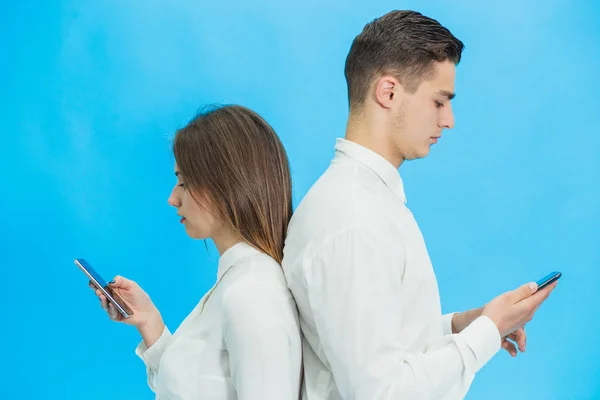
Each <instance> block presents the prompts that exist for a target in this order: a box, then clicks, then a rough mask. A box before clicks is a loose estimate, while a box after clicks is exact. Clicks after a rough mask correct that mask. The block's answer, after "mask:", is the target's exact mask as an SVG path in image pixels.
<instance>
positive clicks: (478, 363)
mask: <svg viewBox="0 0 600 400" xmlns="http://www.w3.org/2000/svg"><path fill="white" fill-rule="evenodd" d="M459 335H460V336H461V337H462V338H463V339H464V341H465V342H466V343H467V345H468V346H469V347H470V348H471V351H473V354H474V355H475V371H474V372H477V371H479V370H480V369H481V367H483V366H484V365H485V364H486V363H487V362H488V361H490V360H491V358H492V357H493V356H494V355H495V354H496V353H497V352H498V350H500V345H501V343H500V339H501V337H500V332H499V331H498V328H497V327H496V324H494V322H493V321H492V320H491V319H489V318H488V317H486V316H483V315H482V316H481V317H478V318H476V319H475V320H474V321H473V322H471V323H470V324H469V326H467V327H466V328H465V329H463V331H462V332H461V333H460V334H459Z"/></svg>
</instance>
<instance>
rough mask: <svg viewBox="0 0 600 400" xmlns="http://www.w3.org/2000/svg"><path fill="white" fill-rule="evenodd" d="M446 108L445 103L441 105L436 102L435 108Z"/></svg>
mask: <svg viewBox="0 0 600 400" xmlns="http://www.w3.org/2000/svg"><path fill="white" fill-rule="evenodd" d="M442 107H444V103H440V102H439V101H435V108H442Z"/></svg>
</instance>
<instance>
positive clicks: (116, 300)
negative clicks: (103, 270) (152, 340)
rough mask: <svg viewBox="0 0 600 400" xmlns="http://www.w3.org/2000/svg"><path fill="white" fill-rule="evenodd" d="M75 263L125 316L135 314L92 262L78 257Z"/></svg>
mask: <svg viewBox="0 0 600 400" xmlns="http://www.w3.org/2000/svg"><path fill="white" fill-rule="evenodd" d="M75 265H77V266H78V267H79V269H80V270H82V271H83V273H84V274H86V275H87V277H88V278H90V281H91V282H92V283H93V284H94V286H96V287H97V288H98V289H100V291H101V292H102V294H104V296H105V297H106V299H107V300H108V301H110V302H111V303H112V305H113V306H115V308H116V309H117V311H119V313H121V315H122V316H123V317H124V318H129V317H131V316H132V315H133V311H131V309H130V308H129V307H128V306H127V304H126V303H125V302H124V301H123V299H121V298H120V297H119V296H118V295H117V294H116V293H114V292H113V290H112V289H111V287H110V286H108V284H107V283H106V281H105V280H104V279H102V277H101V276H100V275H99V274H98V273H97V272H96V271H95V270H94V268H92V266H91V265H90V264H88V262H87V261H85V260H84V259H83V258H76V259H75Z"/></svg>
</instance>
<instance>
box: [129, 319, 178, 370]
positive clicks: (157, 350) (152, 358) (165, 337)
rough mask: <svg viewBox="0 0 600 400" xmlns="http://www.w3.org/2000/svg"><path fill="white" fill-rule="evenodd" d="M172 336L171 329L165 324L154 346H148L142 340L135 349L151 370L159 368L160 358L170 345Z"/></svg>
mask: <svg viewBox="0 0 600 400" xmlns="http://www.w3.org/2000/svg"><path fill="white" fill-rule="evenodd" d="M170 338H171V332H169V329H168V328H167V326H166V325H165V328H164V329H163V331H162V334H161V335H160V337H159V338H158V340H157V341H156V342H155V343H154V344H153V345H152V346H150V347H146V344H145V343H144V341H143V340H142V341H141V342H140V344H138V346H137V348H136V349H135V354H137V356H138V357H140V358H141V359H142V360H143V361H144V364H146V366H147V367H148V368H150V369H151V370H156V369H158V364H159V363H160V358H161V357H162V355H163V353H164V352H165V349H166V348H167V346H168V345H169V342H170V340H169V339H170Z"/></svg>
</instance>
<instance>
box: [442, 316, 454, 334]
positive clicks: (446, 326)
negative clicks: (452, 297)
mask: <svg viewBox="0 0 600 400" xmlns="http://www.w3.org/2000/svg"><path fill="white" fill-rule="evenodd" d="M454 314H456V313H448V314H444V315H442V332H444V335H452V317H453V316H454Z"/></svg>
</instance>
